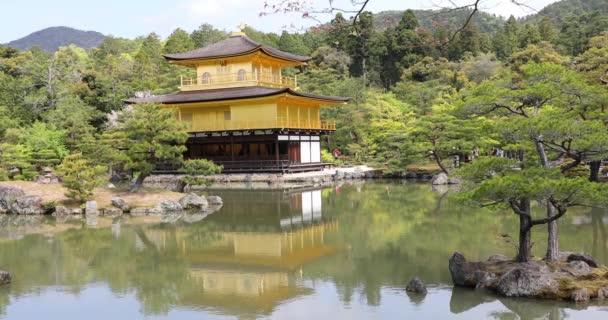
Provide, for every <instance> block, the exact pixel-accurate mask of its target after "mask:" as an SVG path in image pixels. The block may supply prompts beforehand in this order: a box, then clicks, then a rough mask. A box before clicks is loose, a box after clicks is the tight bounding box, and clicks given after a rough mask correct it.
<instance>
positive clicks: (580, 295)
mask: <svg viewBox="0 0 608 320" xmlns="http://www.w3.org/2000/svg"><path fill="white" fill-rule="evenodd" d="M589 299H591V297H590V296H589V290H587V288H580V289H576V290H574V291H572V295H571V296H570V300H572V301H574V302H585V301H589Z"/></svg>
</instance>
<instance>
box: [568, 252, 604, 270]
mask: <svg viewBox="0 0 608 320" xmlns="http://www.w3.org/2000/svg"><path fill="white" fill-rule="evenodd" d="M566 261H567V262H571V261H584V262H585V263H586V264H587V265H589V266H590V267H592V268H599V267H601V265H600V264H599V263H598V262H597V261H595V259H593V257H592V256H590V255H588V254H586V253H570V254H569V255H568V257H567V258H566Z"/></svg>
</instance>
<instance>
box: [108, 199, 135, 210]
mask: <svg viewBox="0 0 608 320" xmlns="http://www.w3.org/2000/svg"><path fill="white" fill-rule="evenodd" d="M110 201H111V202H112V205H113V206H115V207H116V208H118V209H120V210H122V211H123V212H129V211H130V210H131V207H130V206H129V205H128V204H127V203H126V202H125V200H123V199H122V198H119V197H112V199H111V200H110Z"/></svg>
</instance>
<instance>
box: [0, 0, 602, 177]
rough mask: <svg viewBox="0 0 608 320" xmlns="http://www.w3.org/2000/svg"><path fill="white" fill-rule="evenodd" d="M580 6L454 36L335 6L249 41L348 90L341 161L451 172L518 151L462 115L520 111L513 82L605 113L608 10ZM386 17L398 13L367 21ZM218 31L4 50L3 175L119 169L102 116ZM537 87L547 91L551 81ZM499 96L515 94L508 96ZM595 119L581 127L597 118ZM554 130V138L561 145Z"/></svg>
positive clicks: (580, 113)
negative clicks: (298, 60)
mask: <svg viewBox="0 0 608 320" xmlns="http://www.w3.org/2000/svg"><path fill="white" fill-rule="evenodd" d="M581 2H585V3H587V1H581ZM595 2H596V3H597V5H598V6H602V5H603V2H602V1H595ZM566 3H574V1H566ZM555 6H557V5H553V7H555ZM551 10H554V9H551ZM547 12H552V11H547ZM578 12H579V11H575V10H572V15H570V16H567V17H566V18H565V20H564V21H566V22H564V23H563V25H562V27H557V26H556V23H554V21H553V20H552V19H551V18H549V17H540V18H539V19H537V20H535V19H530V20H528V21H518V20H517V19H515V18H513V17H510V18H509V19H507V20H506V21H504V20H502V19H500V18H495V17H492V16H489V15H478V16H477V17H476V18H475V19H474V20H472V22H471V23H469V24H468V25H466V26H465V28H464V29H463V30H462V31H461V32H459V33H457V34H455V31H456V30H457V29H458V28H460V27H461V26H462V25H463V23H464V18H465V16H466V15H459V17H460V18H450V19H447V20H446V19H443V20H442V19H441V16H437V20H434V21H436V22H434V23H430V22H429V21H430V20H424V19H421V18H420V17H418V16H417V15H416V13H415V12H413V11H406V12H404V13H401V14H400V16H396V13H390V14H389V13H382V14H379V15H378V16H375V15H373V14H371V13H369V12H364V13H363V14H362V15H361V16H360V19H358V20H357V22H356V25H355V26H353V25H352V22H350V20H349V19H348V18H347V17H344V16H343V15H341V14H338V15H336V17H335V18H334V19H333V20H332V21H331V22H330V23H329V24H327V25H324V26H319V27H317V28H312V29H310V30H309V31H307V32H304V33H301V34H291V33H288V32H283V33H281V34H275V33H263V32H259V31H256V30H255V29H253V28H251V27H247V28H246V29H245V30H244V32H245V33H246V34H247V35H248V36H249V37H250V38H252V39H253V40H255V41H258V42H261V43H265V44H268V45H270V46H272V47H275V48H278V49H281V50H284V51H288V52H293V53H296V54H303V55H310V56H312V61H311V62H310V65H309V66H308V67H307V68H305V69H303V70H300V69H292V70H286V73H288V74H298V83H299V84H300V87H301V88H300V89H301V90H302V91H306V92H312V93H322V94H327V95H338V96H349V97H352V100H351V102H350V103H348V104H347V105H343V106H338V107H335V108H328V109H326V110H324V111H323V112H324V113H323V115H322V116H323V117H325V118H328V119H336V120H337V128H338V129H337V131H336V132H335V134H333V135H331V136H329V137H327V139H326V141H324V143H325V146H324V147H325V148H327V149H328V150H333V149H334V148H338V149H339V150H341V152H342V154H343V155H344V157H343V158H342V159H341V160H340V161H344V162H348V163H369V164H372V165H376V166H381V167H387V168H391V169H395V170H400V169H402V168H403V167H404V165H406V164H409V163H424V162H438V163H439V164H442V165H445V166H446V168H447V169H446V170H448V169H449V168H448V167H449V166H451V165H452V163H451V161H452V160H451V159H452V158H453V157H454V156H457V155H458V156H460V158H461V159H464V158H466V155H467V154H470V153H471V152H473V150H477V151H476V152H478V151H479V150H481V152H482V153H483V152H491V150H493V149H494V148H497V147H501V148H503V150H509V149H512V150H520V149H523V148H527V147H528V146H527V145H525V146H524V145H522V143H520V142H518V141H517V139H515V138H513V136H508V135H507V136H505V135H504V132H503V131H505V130H507V129H512V128H511V127H510V125H511V124H512V122H501V121H498V120H496V121H494V120H492V118H491V117H489V116H487V117H480V118H476V120H475V121H471V120H469V119H470V117H472V116H471V114H469V113H467V112H468V111H467V110H469V111H470V110H471V108H473V106H474V105H475V104H477V105H479V104H480V103H481V102H482V101H486V102H488V101H493V102H494V103H495V106H496V110H498V111H504V112H507V111H509V112H513V113H522V112H523V111H521V110H520V109H521V108H524V107H527V106H528V103H531V102H534V101H536V100H535V99H539V98H538V97H536V96H535V95H534V93H530V94H529V95H528V96H517V94H516V93H517V91H516V89H517V88H519V86H521V85H522V84H524V83H526V81H536V80H535V79H541V78H543V77H545V78H547V79H553V80H555V81H557V82H554V83H560V81H566V80H567V81H569V82H568V83H579V86H578V87H577V86H573V87H572V88H570V89H571V91H569V92H574V93H575V94H574V95H572V96H567V97H566V96H560V98H559V99H557V98H555V99H553V100H551V99H550V100H551V103H555V105H557V104H558V101H559V103H561V105H563V106H564V108H566V107H568V106H572V107H570V109H568V110H569V111H568V112H573V113H567V112H562V114H563V115H566V114H568V117H569V118H567V119H566V120H568V121H569V120H571V119H574V118H576V117H579V118H580V119H581V121H596V122H598V121H600V119H605V117H603V118H602V116H601V115H602V112H603V111H602V110H604V109H605V108H603V107H601V106H605V105H606V100H604V99H605V94H606V87H605V83H606V81H607V80H606V78H607V77H606V74H605V71H606V70H607V69H608V58H607V57H608V33H607V32H606V31H608V19H607V18H606V16H605V15H601V14H587V13H578ZM387 17H390V19H391V20H396V19H398V21H397V22H396V23H386V21H384V22H378V21H377V19H384V20H386V19H388V18H387ZM421 20H422V21H423V23H421ZM568 21H572V22H571V23H570V22H568ZM379 25H380V26H382V28H377V27H374V26H379ZM355 27H356V28H355ZM225 37H227V34H226V33H225V32H224V31H221V30H218V29H216V28H214V27H213V26H211V25H208V24H203V25H201V26H200V27H199V28H197V29H196V30H192V31H186V30H181V29H176V30H175V31H174V32H173V33H172V34H171V35H170V36H169V37H168V38H167V39H161V38H160V37H159V36H158V35H156V34H154V33H151V34H149V35H146V36H142V37H140V38H137V39H134V40H130V39H122V38H115V37H106V38H104V39H103V41H102V42H101V43H100V44H99V46H98V47H96V48H92V49H88V50H87V49H85V48H81V47H78V46H75V45H70V46H65V47H61V48H59V50H57V51H56V52H53V53H52V54H49V53H47V52H45V51H44V50H41V49H38V48H34V49H31V50H18V49H15V48H12V47H8V46H4V47H0V111H1V112H0V141H1V143H0V177H2V178H4V179H28V178H31V176H32V175H33V174H34V173H35V171H36V170H39V169H40V168H41V167H42V166H44V165H57V164H58V163H60V162H61V161H62V159H63V158H64V157H65V156H66V155H68V154H70V153H75V152H80V153H82V154H83V155H84V156H85V157H87V158H89V159H91V161H92V162H94V163H103V164H108V163H110V164H112V165H113V166H117V167H120V164H121V161H124V159H122V158H121V156H120V154H117V153H116V152H115V149H116V148H115V147H116V141H115V140H113V139H115V138H116V137H115V136H113V135H112V134H113V132H112V131H111V130H108V129H109V128H111V125H110V124H111V122H108V120H107V119H108V118H107V114H108V113H111V112H113V111H120V110H122V109H123V108H124V106H125V104H124V102H123V101H124V100H125V99H127V98H130V97H133V96H135V95H137V94H146V93H152V94H161V93H167V92H172V91H175V90H176V89H177V86H178V83H179V76H180V75H182V74H183V75H186V74H187V73H188V72H192V71H191V70H188V69H186V68H183V67H176V66H174V65H169V64H168V63H166V62H165V60H164V59H163V58H162V54H163V53H175V52H184V51H188V50H191V49H194V48H198V47H203V46H205V45H208V44H210V43H213V42H215V41H218V40H220V39H223V38H225ZM558 75H560V76H559V77H558ZM562 76H563V78H564V79H562V78H560V77H562ZM556 77H557V78H556ZM539 88H541V89H542V90H546V91H551V90H557V89H555V88H554V87H551V83H547V84H546V86H544V87H542V86H541V87H539ZM558 91H559V90H558ZM555 94H556V95H557V92H556V93H555ZM483 95H485V96H483ZM482 96H483V97H482ZM480 97H482V98H480ZM507 97H510V98H512V100H509V101H504V99H507ZM577 97H578V98H577ZM587 98H588V99H587ZM560 99H561V100H560ZM569 99H570V100H569ZM463 101H467V103H464V102H463ZM468 103H470V104H468ZM518 103H519V104H521V105H519V106H518ZM580 104H583V105H580ZM574 106H577V107H574ZM578 106H580V108H579V107H578ZM518 108H520V109H518ZM465 111H467V112H465ZM491 111H492V112H493V111H494V110H486V111H479V112H477V113H475V116H476V117H477V116H481V115H485V114H486V113H487V114H491ZM501 115H502V114H501ZM557 115H559V113H558V114H556V115H553V116H556V117H557ZM566 120H564V121H566ZM551 121H553V120H551ZM555 121H557V120H555ZM560 121H561V120H560ZM596 122H593V123H592V124H590V126H595V125H600V124H598V123H599V122H598V123H596ZM497 123H501V124H500V127H499V128H498V129H497V128H496V127H494V125H496V124H497ZM590 123H591V122H590ZM438 124H440V125H438ZM565 128H571V127H564V129H565ZM507 131H508V130H507ZM518 134H521V133H518ZM553 134H554V135H552V136H551V137H556V138H555V139H558V138H559V139H561V138H564V137H563V136H560V135H559V134H558V133H556V132H553ZM560 134H565V133H564V132H561V133H560ZM571 134H574V133H571ZM582 134H583V133H580V134H579V135H578V136H580V135H582ZM578 136H577V137H578ZM597 137H598V136H594V137H593V138H589V139H597ZM559 139H558V140H559ZM564 139H566V138H564ZM558 140H555V141H551V143H553V144H556V145H559V143H561V142H560V141H558ZM589 141H591V140H589ZM593 141H595V140H593ZM558 142H559V143H558ZM548 143H549V142H548ZM556 148H557V147H556ZM581 148H583V147H582V146H581ZM575 151H577V152H574V151H573V150H561V157H562V159H563V158H564V157H566V158H568V157H570V158H572V159H571V160H572V161H574V162H575V163H576V164H578V163H581V162H585V161H587V160H589V159H591V158H588V157H592V158H593V159H597V157H599V156H600V155H603V153H602V152H603V151H602V152H600V151H598V150H595V151H594V152H588V153H585V152H582V151H580V150H575ZM556 152H557V151H556ZM581 152H582V153H581ZM556 157H557V155H556ZM577 157H578V158H577Z"/></svg>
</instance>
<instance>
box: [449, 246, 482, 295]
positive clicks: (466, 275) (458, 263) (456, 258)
mask: <svg viewBox="0 0 608 320" xmlns="http://www.w3.org/2000/svg"><path fill="white" fill-rule="evenodd" d="M449 268H450V274H451V275H452V282H453V283H454V285H457V286H462V287H470V288H475V287H476V286H477V282H478V279H479V274H478V273H479V272H484V271H485V270H484V266H483V264H482V263H481V262H468V261H467V259H465V257H464V256H463V255H462V254H461V253H459V252H454V254H452V257H450V263H449Z"/></svg>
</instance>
